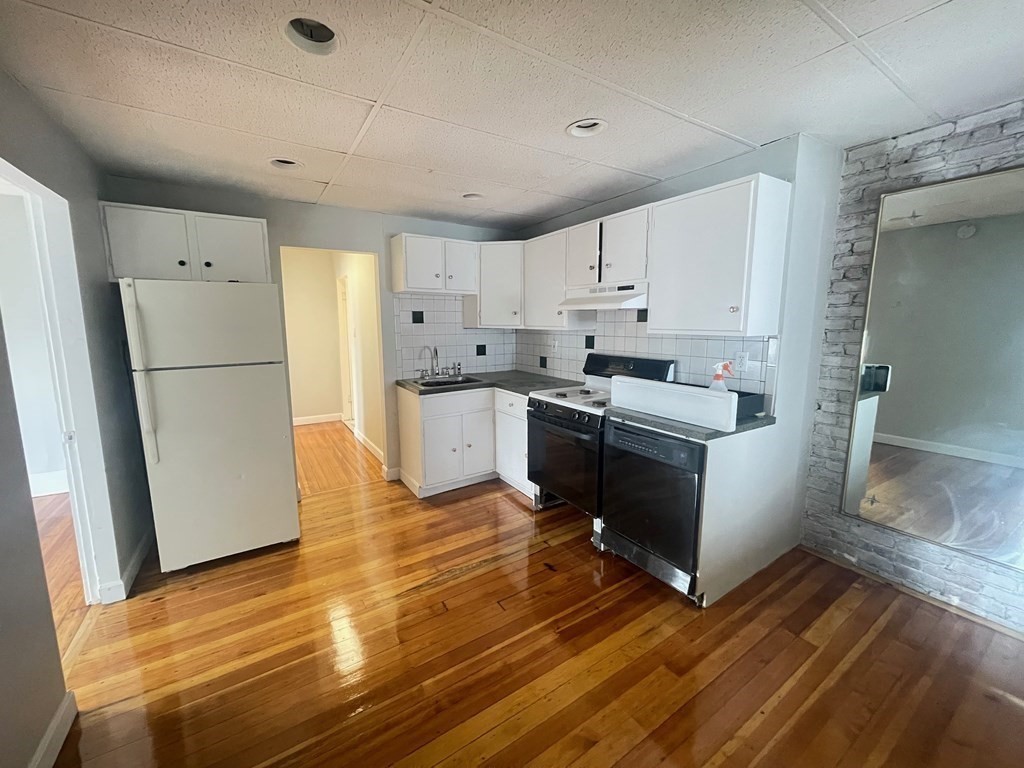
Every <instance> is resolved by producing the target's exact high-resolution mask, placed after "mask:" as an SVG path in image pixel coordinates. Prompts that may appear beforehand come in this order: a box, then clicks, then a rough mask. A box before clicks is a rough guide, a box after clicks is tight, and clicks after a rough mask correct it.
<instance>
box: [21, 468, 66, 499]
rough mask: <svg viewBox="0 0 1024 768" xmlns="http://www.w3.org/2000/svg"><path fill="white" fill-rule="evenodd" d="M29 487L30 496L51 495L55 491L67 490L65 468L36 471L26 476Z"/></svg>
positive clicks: (63, 491)
mask: <svg viewBox="0 0 1024 768" xmlns="http://www.w3.org/2000/svg"><path fill="white" fill-rule="evenodd" d="M28 485H29V489H30V490H31V491H32V498H36V497H37V496H52V495H53V494H55V493H67V492H68V473H67V470H64V469H58V470H57V471H56V472H37V473H35V474H30V475H29V476H28Z"/></svg>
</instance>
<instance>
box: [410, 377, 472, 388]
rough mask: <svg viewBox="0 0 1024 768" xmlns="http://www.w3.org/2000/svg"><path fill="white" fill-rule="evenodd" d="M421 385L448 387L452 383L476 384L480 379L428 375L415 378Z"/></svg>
mask: <svg viewBox="0 0 1024 768" xmlns="http://www.w3.org/2000/svg"><path fill="white" fill-rule="evenodd" d="M414 381H415V382H416V383H417V384H419V385H420V386H421V387H448V386H451V385H452V384H475V383H476V382H478V381H480V379H477V378H474V377H472V376H461V375H460V376H428V377H427V378H425V379H414Z"/></svg>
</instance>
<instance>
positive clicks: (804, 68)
mask: <svg viewBox="0 0 1024 768" xmlns="http://www.w3.org/2000/svg"><path fill="white" fill-rule="evenodd" d="M697 117H699V118H701V119H702V120H705V121H707V122H709V123H711V124H713V125H718V126H721V127H722V128H724V129H726V130H728V131H730V132H733V133H737V134H742V135H745V136H750V137H753V138H754V139H755V140H756V141H758V142H759V143H762V144H764V143H767V142H769V141H774V140H776V139H780V138H783V137H785V136H789V135H792V134H794V133H797V132H803V133H809V134H813V135H816V136H820V137H822V138H824V139H825V140H827V141H830V142H832V143H833V144H836V145H838V146H841V147H847V146H851V145H854V144H859V143H861V142H864V141H869V140H871V139H876V138H881V137H885V136H894V135H896V134H899V133H904V132H906V131H912V130H914V129H916V128H920V127H923V126H925V125H928V124H929V123H931V122H933V121H932V119H931V118H930V117H929V116H928V115H927V114H926V113H925V112H923V111H922V110H920V109H919V108H918V107H917V106H915V105H914V103H913V102H912V101H911V100H910V99H908V98H907V97H906V96H905V95H903V93H901V92H900V91H899V90H898V89H897V88H896V86H894V85H893V84H892V83H891V82H890V81H889V79H888V78H886V77H884V76H883V75H882V74H881V73H880V72H879V71H878V70H877V69H875V67H874V66H872V65H871V64H870V63H869V62H868V61H867V59H865V58H864V57H863V56H862V55H861V54H860V53H859V52H858V51H857V50H856V49H854V48H853V47H852V46H845V47H843V48H840V49H838V50H835V51H831V52H829V53H827V54H825V55H824V56H822V57H820V58H818V59H815V60H814V61H812V62H808V63H807V64H803V65H801V66H799V67H795V68H794V69H792V70H790V71H788V72H786V73H784V74H782V75H780V76H777V77H774V78H772V79H771V80H770V81H768V82H767V83H763V84H761V85H760V86H759V87H757V88H753V89H751V90H749V91H747V92H745V93H741V94H739V95H737V96H735V97H733V98H731V99H729V100H727V101H725V102H723V103H721V104H717V105H715V106H713V107H711V108H708V109H705V110H703V111H701V112H700V113H699V114H698V115H697Z"/></svg>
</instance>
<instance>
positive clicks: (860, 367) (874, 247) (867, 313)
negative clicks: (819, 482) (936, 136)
mask: <svg viewBox="0 0 1024 768" xmlns="http://www.w3.org/2000/svg"><path fill="white" fill-rule="evenodd" d="M1009 173H1024V166H1018V167H1016V168H1006V169H1003V170H999V171H991V172H988V173H975V174H971V175H969V176H959V177H957V178H954V179H945V180H944V181H936V182H933V183H931V184H919V185H918V186H915V187H905V188H903V189H896V190H893V191H892V192H885V193H883V194H881V195H880V196H879V198H878V208H877V210H876V213H877V215H878V220H877V221H876V222H875V234H874V240H873V241H872V244H871V261H870V262H869V266H870V269H871V272H870V274H869V275H868V286H867V291H866V293H865V294H864V327H863V328H862V329H861V334H860V354H858V355H857V369H856V376H855V381H854V388H853V410H852V411H851V412H850V429H849V431H848V432H847V433H846V461H845V462H844V464H845V467H844V469H843V487H842V490H841V495H840V497H839V514H841V515H845V516H847V517H852V518H856V519H857V520H858V521H859V522H861V523H864V524H867V525H874V526H877V527H879V528H884V529H885V530H887V531H895V532H897V533H900V534H902V535H903V536H909V537H911V538H914V539H918V540H920V541H926V542H928V543H930V544H934V545H935V546H937V547H943V548H944V549H948V550H950V551H952V552H957V553H959V554H962V555H967V556H969V557H977V558H979V559H981V560H985V561H987V562H991V563H996V564H998V565H1002V566H1004V567H1006V568H1014V566H1012V565H1007V564H1006V563H1004V562H1001V561H999V560H993V559H992V558H988V557H985V556H984V555H980V554H977V553H975V552H970V551H968V550H965V549H962V548H960V547H954V546H952V545H950V544H945V543H943V542H939V541H935V540H934V539H929V538H927V537H924V536H921V535H920V534H916V533H910V532H908V531H904V530H903V529H901V528H895V527H893V526H891V525H885V524H884V523H879V522H877V521H875V520H868V519H867V518H864V517H861V515H860V510H859V505H858V510H857V511H856V512H852V511H849V510H847V508H846V495H847V492H848V489H849V485H850V464H851V463H852V459H853V453H852V451H851V450H850V448H851V446H852V445H853V432H854V430H855V429H856V427H857V410H858V408H859V404H860V394H861V389H860V385H861V377H862V376H863V372H864V360H865V357H866V352H867V344H866V343H865V342H866V340H867V333H868V321H869V320H870V319H871V295H872V294H873V293H874V287H875V259H876V258H877V257H878V237H879V235H880V234H881V232H882V208H883V207H884V206H885V201H886V198H889V197H893V196H895V195H901V194H903V193H904V192H910V191H912V190H918V189H929V188H931V187H941V186H944V185H946V184H956V183H959V182H963V181H971V180H972V179H985V178H992V177H995V176H1003V175H1005V174H1009Z"/></svg>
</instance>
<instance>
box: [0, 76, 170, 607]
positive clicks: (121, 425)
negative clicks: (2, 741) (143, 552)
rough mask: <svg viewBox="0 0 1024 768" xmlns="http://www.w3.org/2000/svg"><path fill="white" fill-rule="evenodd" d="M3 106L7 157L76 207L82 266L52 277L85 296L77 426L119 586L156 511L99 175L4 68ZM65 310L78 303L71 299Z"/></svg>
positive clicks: (77, 344)
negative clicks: (101, 479) (82, 391)
mask: <svg viewBox="0 0 1024 768" xmlns="http://www.w3.org/2000/svg"><path fill="white" fill-rule="evenodd" d="M0 104H3V109H0V157H2V158H3V159H4V160H6V161H7V162H9V163H11V164H12V165H14V166H16V167H17V168H19V169H20V170H21V171H23V172H24V173H25V174H27V175H28V176H31V177H32V178H33V179H35V180H36V181H37V182H39V183H40V184H43V185H45V186H46V187H48V188H49V189H51V190H52V191H53V192H55V193H57V194H58V195H60V196H61V197H62V198H64V199H65V200H66V201H67V203H68V207H69V211H70V215H71V226H72V230H73V236H74V260H75V263H76V264H77V268H78V269H77V274H63V273H62V274H55V275H54V276H53V277H54V281H55V282H57V283H58V284H59V285H60V286H61V287H62V288H61V290H63V291H65V292H70V293H74V292H77V293H78V295H80V297H81V298H80V301H81V308H82V313H83V316H84V326H85V337H84V338H82V334H81V332H80V331H79V332H77V333H74V334H70V333H69V334H68V335H66V336H65V338H64V339H63V342H64V345H65V347H66V349H68V350H70V351H71V354H72V355H73V356H77V357H76V359H85V360H87V362H88V367H89V369H90V373H91V382H88V383H87V385H86V386H85V388H86V389H87V388H88V387H89V386H91V388H92V390H93V392H92V393H91V397H89V398H88V399H87V403H80V404H79V405H80V408H79V409H78V411H77V412H76V414H75V418H76V424H75V426H76V428H78V429H79V430H80V432H82V434H83V439H81V440H80V441H79V443H78V445H79V451H80V453H81V455H82V463H83V465H87V466H88V467H90V468H92V470H93V471H94V473H95V474H97V475H102V476H105V477H106V487H97V486H98V484H93V486H89V487H87V488H86V489H85V490H86V494H87V496H88V497H89V499H88V501H89V504H88V506H89V513H90V516H91V530H92V537H93V543H94V547H95V550H96V556H97V564H96V565H97V570H98V578H99V583H100V585H101V587H102V586H103V585H111V587H113V586H114V585H118V586H119V585H120V583H121V574H122V571H123V569H124V567H125V566H126V565H127V563H128V561H129V560H130V558H131V556H132V554H133V553H134V551H135V550H136V548H137V547H138V545H139V543H140V542H142V541H143V540H144V539H146V537H148V536H149V534H150V531H151V530H152V525H153V519H152V514H151V512H150V507H149V491H148V488H147V485H146V473H145V465H144V463H143V460H142V446H141V441H140V438H139V435H138V429H137V427H136V417H135V410H134V406H133V404H132V403H133V401H132V394H131V384H130V379H129V376H128V372H127V369H126V367H125V364H124V359H123V356H122V344H123V339H124V321H123V319H122V315H121V302H120V297H119V296H118V295H117V293H116V291H115V290H114V288H113V287H112V286H111V285H110V283H109V282H108V281H107V267H106V256H105V255H104V249H103V238H102V234H101V230H100V217H99V206H98V205H97V192H98V190H99V182H100V175H99V173H98V170H97V168H96V166H95V165H94V164H93V162H92V161H91V160H90V159H89V158H88V156H87V155H86V154H85V153H84V152H83V151H82V149H81V148H80V147H79V146H78V144H76V143H75V142H74V141H73V140H72V139H71V138H70V137H69V136H68V135H67V134H66V133H64V132H63V131H62V130H61V129H60V128H59V127H58V126H57V125H56V124H55V123H54V122H52V121H51V120H50V118H49V117H48V116H47V115H46V114H45V113H44V112H43V111H42V110H41V109H40V108H39V107H38V106H36V104H35V102H33V101H32V100H31V98H30V97H29V96H28V94H27V93H26V92H25V90H24V89H23V88H22V87H21V86H20V85H19V84H18V83H16V82H15V81H14V80H12V79H11V78H10V77H8V76H7V75H5V74H3V73H0ZM54 247H63V246H62V244H54ZM67 256H68V254H64V257H67ZM65 295H66V294H65ZM64 310H65V311H68V312H70V311H77V309H76V308H72V307H70V306H65V307H64ZM85 427H89V430H88V431H89V432H90V434H92V433H95V434H96V436H97V438H96V440H95V441H94V442H89V440H88V439H87V438H89V436H88V435H85V434H84V428H85ZM90 439H91V438H90ZM97 442H98V444H96V443H97Z"/></svg>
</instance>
